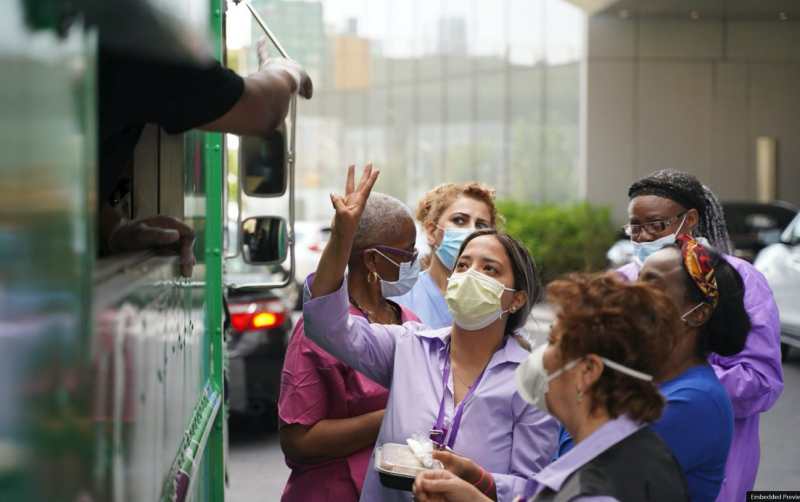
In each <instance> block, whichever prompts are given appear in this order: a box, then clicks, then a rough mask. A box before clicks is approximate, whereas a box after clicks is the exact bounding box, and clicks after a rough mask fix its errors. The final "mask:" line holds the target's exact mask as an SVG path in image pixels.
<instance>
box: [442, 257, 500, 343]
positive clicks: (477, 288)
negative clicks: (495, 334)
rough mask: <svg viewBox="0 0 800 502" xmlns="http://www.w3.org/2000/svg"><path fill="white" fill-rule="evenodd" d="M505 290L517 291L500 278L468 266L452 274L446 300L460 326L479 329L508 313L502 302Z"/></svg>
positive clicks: (471, 329) (467, 328)
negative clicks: (466, 268) (465, 269)
mask: <svg viewBox="0 0 800 502" xmlns="http://www.w3.org/2000/svg"><path fill="white" fill-rule="evenodd" d="M503 291H512V292H513V291H514V290H513V289H510V288H507V287H505V286H503V283H501V282H500V281H496V280H494V279H492V278H491V277H488V276H486V275H484V274H482V273H480V272H476V271H475V270H472V269H469V270H467V271H466V272H458V273H455V274H453V275H452V276H450V278H449V279H448V280H447V291H445V294H444V299H445V301H446V302H447V306H448V307H449V308H450V313H451V314H453V321H454V322H455V323H456V324H457V325H458V327H460V328H461V329H465V330H467V331H476V330H479V329H483V328H485V327H486V326H488V325H490V324H492V323H493V322H495V321H496V320H498V319H500V318H501V317H502V316H503V314H505V313H506V312H508V311H507V310H503V307H502V305H501V303H500V300H501V298H502V296H503Z"/></svg>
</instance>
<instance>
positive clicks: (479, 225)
mask: <svg viewBox="0 0 800 502" xmlns="http://www.w3.org/2000/svg"><path fill="white" fill-rule="evenodd" d="M416 217H417V221H419V222H420V224H422V227H423V231H424V232H426V233H427V235H428V245H430V247H431V250H432V254H431V256H428V257H426V258H425V259H423V260H421V261H422V265H423V267H426V266H427V270H425V271H424V272H422V273H421V274H420V276H419V280H418V281H417V283H416V285H415V286H414V288H413V289H412V290H411V291H410V292H408V293H406V294H405V295H403V296H398V297H395V298H392V300H393V301H395V302H397V303H398V304H400V305H403V306H405V307H408V308H410V309H411V310H412V311H414V313H415V314H417V316H419V318H420V320H421V321H422V324H425V325H427V326H430V327H431V328H434V329H440V328H449V327H450V326H452V325H453V316H452V315H450V310H449V309H448V308H447V303H445V301H444V292H445V290H446V289H447V279H449V278H450V274H452V272H453V265H454V262H455V259H456V256H457V255H458V250H459V248H460V247H461V243H462V242H464V239H465V238H466V237H467V236H468V235H469V234H471V233H472V232H474V231H476V230H483V229H486V228H494V227H495V224H496V223H497V218H498V215H497V209H496V208H495V206H494V190H493V189H491V188H487V187H486V186H484V185H481V184H478V183H468V184H466V185H458V184H455V183H445V184H443V185H439V186H438V187H436V188H434V189H433V190H431V191H430V192H428V193H427V194H426V195H425V197H423V198H422V200H420V201H419V204H418V205H417V213H416Z"/></svg>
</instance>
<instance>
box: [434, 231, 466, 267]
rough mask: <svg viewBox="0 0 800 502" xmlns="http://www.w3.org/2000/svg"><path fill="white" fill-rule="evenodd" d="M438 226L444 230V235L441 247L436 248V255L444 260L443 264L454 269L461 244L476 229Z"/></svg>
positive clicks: (440, 259)
mask: <svg viewBox="0 0 800 502" xmlns="http://www.w3.org/2000/svg"><path fill="white" fill-rule="evenodd" d="M436 228H438V229H440V230H443V231H444V237H443V238H442V243H441V244H439V248H438V249H437V250H436V256H437V257H438V258H439V261H441V262H442V265H444V266H445V267H447V268H448V269H450V270H452V269H453V265H454V264H455V263H456V258H458V250H459V249H461V244H462V243H463V242H464V239H466V238H467V236H469V234H471V233H472V232H474V231H475V229H474V228H442V227H440V226H438V225H437V226H436Z"/></svg>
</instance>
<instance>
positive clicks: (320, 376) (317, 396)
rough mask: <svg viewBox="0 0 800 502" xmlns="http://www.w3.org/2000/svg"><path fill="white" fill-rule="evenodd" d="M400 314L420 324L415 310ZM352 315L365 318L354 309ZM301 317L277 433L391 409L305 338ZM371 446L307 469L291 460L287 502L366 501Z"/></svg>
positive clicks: (371, 385) (383, 396)
mask: <svg viewBox="0 0 800 502" xmlns="http://www.w3.org/2000/svg"><path fill="white" fill-rule="evenodd" d="M400 308H401V321H402V322H408V321H419V318H418V317H417V316H416V315H414V313H413V312H411V310H409V309H407V308H406V307H400ZM350 315H353V316H358V317H364V314H362V313H361V311H359V310H358V309H357V308H355V307H352V306H351V307H350ZM303 326H304V323H303V317H302V316H300V319H298V321H297V324H296V325H295V327H294V330H293V331H292V338H291V340H290V341H289V347H288V348H287V349H286V357H285V359H284V363H283V370H282V371H281V394H280V399H279V400H278V416H279V422H278V427H279V428H281V427H283V426H285V425H288V424H302V425H313V424H315V423H317V422H319V421H320V420H325V419H341V418H350V417H357V416H360V415H363V414H365V413H370V412H373V411H377V410H382V409H384V408H386V401H387V400H388V399H389V392H388V391H387V390H386V389H385V388H383V387H381V386H380V385H378V384H376V383H375V382H373V381H372V380H370V379H368V378H367V377H365V376H364V375H362V374H361V373H359V372H357V371H356V370H354V369H352V368H349V367H347V365H345V364H344V363H342V362H339V361H338V360H336V359H335V358H334V357H331V356H330V355H329V354H328V353H327V352H325V351H324V350H322V349H321V348H320V347H319V345H317V344H316V343H314V342H312V341H311V340H309V339H308V338H306V337H305V335H304V334H303ZM373 446H374V445H370V446H368V447H366V448H364V449H363V450H360V451H357V452H355V453H352V454H350V455H347V456H346V457H342V458H336V459H333V460H328V461H326V462H318V463H315V464H304V463H300V462H292V461H290V460H289V459H288V458H287V459H286V465H287V466H289V468H290V469H291V470H292V474H291V475H290V476H289V480H288V481H287V482H286V488H285V489H284V491H283V496H282V497H281V500H282V501H286V502H292V501H295V500H302V501H303V502H325V501H328V500H336V501H337V502H354V501H357V500H358V498H359V496H360V495H361V491H362V489H363V487H364V478H365V477H366V475H367V472H368V471H369V468H370V465H369V460H370V455H371V454H372V448H373Z"/></svg>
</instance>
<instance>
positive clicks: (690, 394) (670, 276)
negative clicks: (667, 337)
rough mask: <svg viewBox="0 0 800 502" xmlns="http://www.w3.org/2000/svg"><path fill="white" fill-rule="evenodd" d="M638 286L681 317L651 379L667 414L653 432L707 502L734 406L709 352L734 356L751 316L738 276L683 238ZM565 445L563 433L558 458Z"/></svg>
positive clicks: (648, 265)
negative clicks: (667, 301)
mask: <svg viewBox="0 0 800 502" xmlns="http://www.w3.org/2000/svg"><path fill="white" fill-rule="evenodd" d="M639 281H640V282H650V283H654V284H657V285H659V286H661V287H662V288H664V289H665V291H666V292H667V294H668V295H669V296H670V298H671V299H672V300H673V301H674V302H675V304H676V305H677V306H678V308H679V310H680V312H681V314H682V315H681V321H682V322H681V323H680V325H679V326H678V328H677V330H676V333H675V334H674V335H673V336H674V337H675V338H676V340H677V345H676V347H675V349H674V350H672V351H671V352H670V354H669V358H668V362H667V364H666V366H665V367H664V369H663V370H662V371H661V372H660V373H659V374H657V375H656V378H655V380H656V381H657V382H659V387H660V389H661V393H662V394H663V395H664V397H665V398H666V400H667V409H666V411H665V412H664V415H663V416H662V417H661V418H660V419H659V420H658V421H656V422H655V423H654V424H653V425H652V429H653V430H654V431H656V432H657V433H658V434H659V435H660V436H661V438H662V439H664V441H665V442H666V443H667V445H668V446H669V447H670V449H671V450H672V452H673V454H674V455H675V457H676V458H677V459H678V463H679V464H680V466H681V469H682V470H683V474H684V476H685V477H686V483H687V485H688V487H689V492H690V493H691V496H692V500H693V501H694V502H713V501H714V500H715V499H716V498H717V496H718V494H719V492H720V489H721V487H722V482H723V478H724V476H725V466H726V463H727V461H728V452H729V451H730V447H731V441H732V439H733V408H732V407H731V402H730V398H729V397H728V394H727V393H726V392H725V388H724V387H723V386H722V384H721V383H720V381H719V379H718V378H717V376H716V374H715V373H714V368H712V367H711V365H710V364H709V363H708V355H709V353H712V352H713V353H715V354H719V355H721V356H725V357H732V356H735V355H736V354H738V353H739V352H741V351H742V348H744V346H745V342H746V340H747V336H748V333H749V332H750V317H749V316H748V315H747V311H746V310H745V308H744V294H745V293H744V284H743V282H742V278H741V276H740V275H739V273H738V272H736V269H734V268H733V267H732V266H731V265H730V264H729V263H728V262H727V261H726V260H725V259H724V258H723V257H722V256H721V255H720V254H719V253H717V252H716V251H714V250H713V249H711V248H709V247H707V246H703V245H701V244H700V243H698V242H697V241H695V240H694V239H692V237H691V236H689V235H686V234H684V235H681V236H679V237H678V239H677V241H676V244H672V245H669V246H667V247H665V248H662V250H661V251H656V252H655V253H653V254H652V255H650V257H649V258H647V259H646V260H645V262H644V265H643V266H642V269H641V270H640V271H639ZM571 446H572V445H571V439H570V438H569V435H568V434H567V433H566V432H565V431H563V430H562V432H561V435H560V438H559V455H563V454H564V453H566V451H568V450H569V449H570V448H571Z"/></svg>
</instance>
